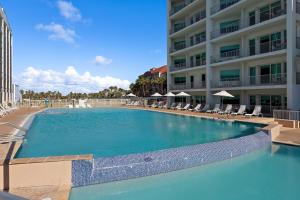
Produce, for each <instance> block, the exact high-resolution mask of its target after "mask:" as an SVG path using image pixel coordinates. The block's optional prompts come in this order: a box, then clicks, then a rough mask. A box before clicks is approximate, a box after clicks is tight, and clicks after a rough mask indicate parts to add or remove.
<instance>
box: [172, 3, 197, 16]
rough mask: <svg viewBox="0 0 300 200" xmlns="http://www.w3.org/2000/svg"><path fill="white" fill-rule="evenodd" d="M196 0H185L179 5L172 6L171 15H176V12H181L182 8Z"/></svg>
mask: <svg viewBox="0 0 300 200" xmlns="http://www.w3.org/2000/svg"><path fill="white" fill-rule="evenodd" d="M194 1H195V0H185V1H183V2H182V3H180V4H177V5H173V6H172V10H171V12H170V15H174V14H175V13H177V12H179V11H180V10H182V9H183V8H185V7H186V6H188V5H190V4H191V3H193V2H194Z"/></svg>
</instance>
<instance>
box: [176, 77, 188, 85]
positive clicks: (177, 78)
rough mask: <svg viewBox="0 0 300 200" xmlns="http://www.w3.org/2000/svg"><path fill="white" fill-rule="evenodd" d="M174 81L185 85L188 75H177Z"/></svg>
mask: <svg viewBox="0 0 300 200" xmlns="http://www.w3.org/2000/svg"><path fill="white" fill-rule="evenodd" d="M174 83H175V85H184V84H185V83H186V77H175V78H174Z"/></svg>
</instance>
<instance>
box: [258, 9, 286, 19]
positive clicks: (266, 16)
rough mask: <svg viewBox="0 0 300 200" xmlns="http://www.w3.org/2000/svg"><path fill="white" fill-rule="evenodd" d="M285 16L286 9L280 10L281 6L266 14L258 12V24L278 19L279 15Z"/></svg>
mask: <svg viewBox="0 0 300 200" xmlns="http://www.w3.org/2000/svg"><path fill="white" fill-rule="evenodd" d="M284 14H286V9H281V6H278V7H275V8H270V10H268V11H267V12H266V11H264V12H260V11H259V23H261V22H264V21H267V20H270V19H273V18H276V17H279V16H281V15H284Z"/></svg>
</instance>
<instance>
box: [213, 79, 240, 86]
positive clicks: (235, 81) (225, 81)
mask: <svg viewBox="0 0 300 200" xmlns="http://www.w3.org/2000/svg"><path fill="white" fill-rule="evenodd" d="M239 86H242V82H241V80H240V78H228V79H223V80H222V81H219V82H216V83H214V82H212V87H213V88H227V87H239Z"/></svg>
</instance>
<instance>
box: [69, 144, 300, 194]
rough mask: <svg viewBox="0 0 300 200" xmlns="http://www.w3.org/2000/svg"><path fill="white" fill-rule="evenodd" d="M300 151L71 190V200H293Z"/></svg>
mask: <svg viewBox="0 0 300 200" xmlns="http://www.w3.org/2000/svg"><path fill="white" fill-rule="evenodd" d="M299 181H300V148H297V147H288V146H278V145H273V146H272V149H267V150H262V151H259V152H255V153H250V154H247V155H245V156H241V157H238V158H235V159H232V160H226V161H222V162H217V163H214V164H209V165H205V166H201V167H197V168H192V169H187V170H181V171H176V172H171V173H167V174H162V175H157V176H152V177H145V178H139V179H132V180H127V181H120V182H113V183H108V184H101V185H93V186H88V187H81V188H74V189H72V192H71V196H70V199H71V200H79V199H80V200H81V199H85V200H96V199H97V200H98V199H101V200H140V199H143V200H153V199H157V200H169V199H170V200H183V199H185V200H195V199H204V200H220V199H222V200H223V199H224V200H229V199H230V200H241V199H242V200H254V199H255V200H295V199H299V197H300V186H299Z"/></svg>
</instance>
